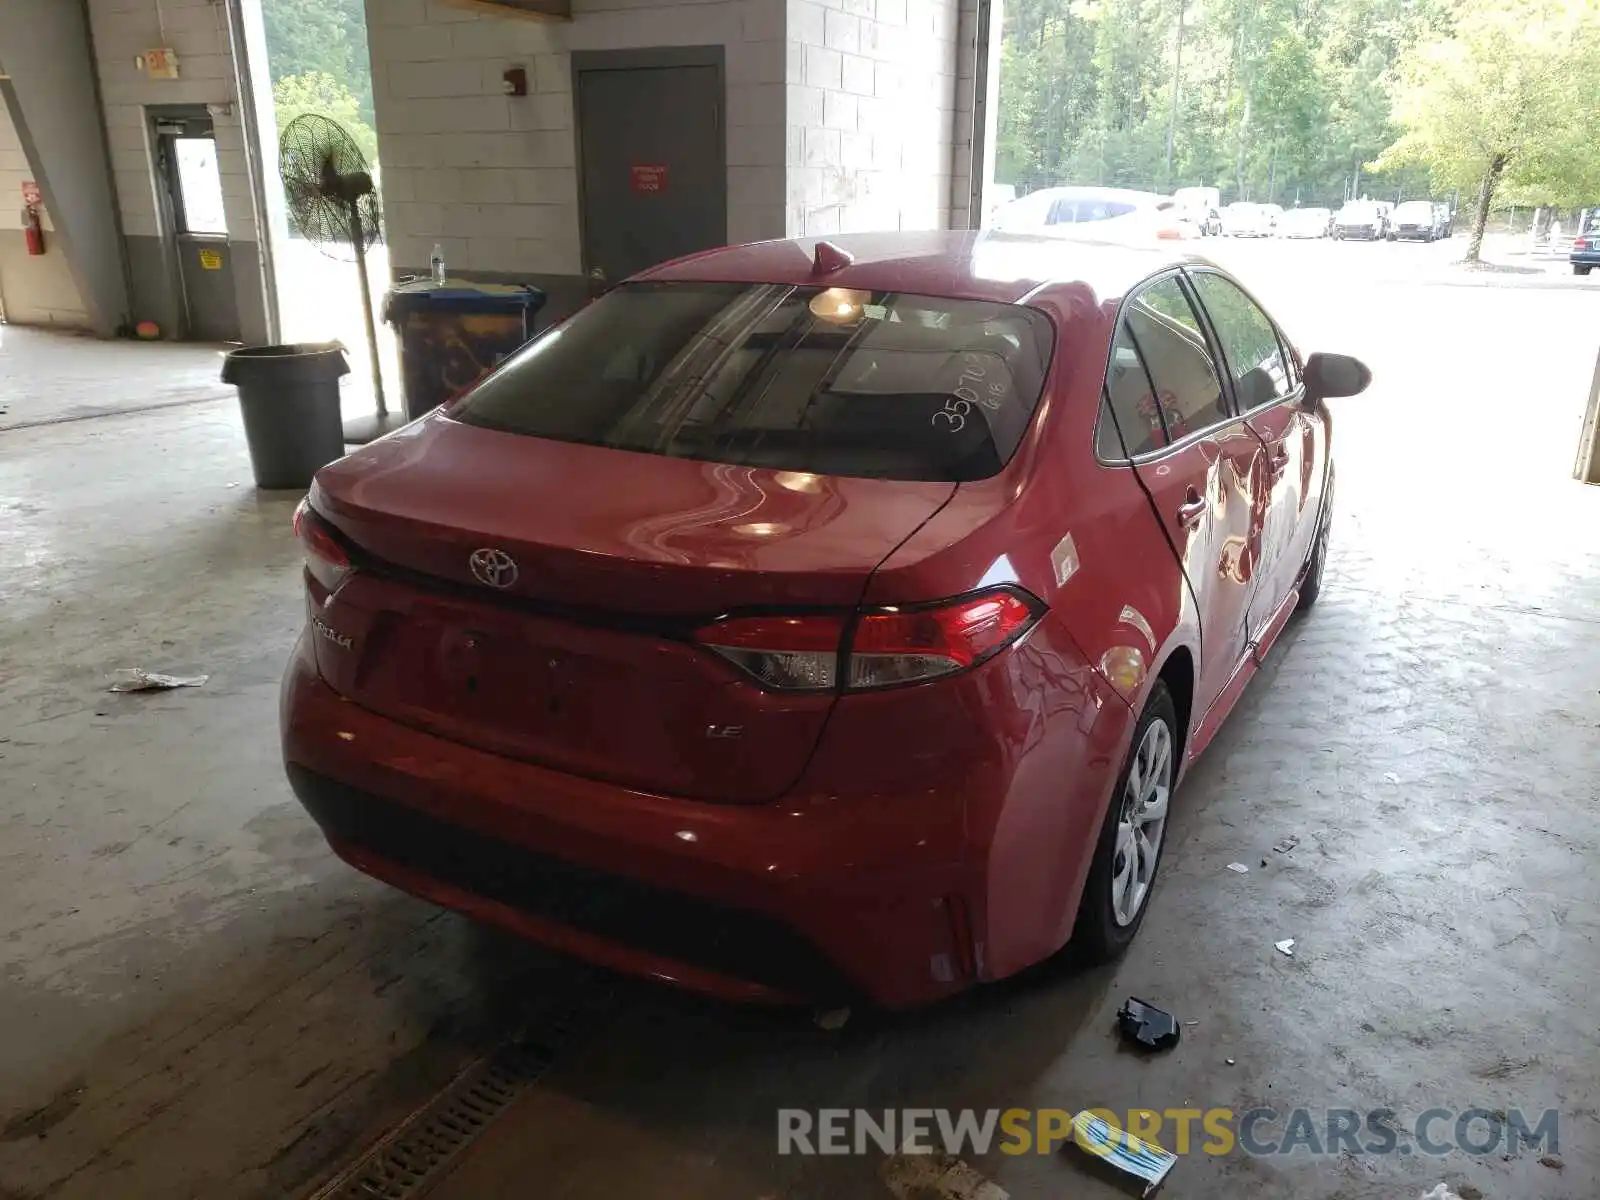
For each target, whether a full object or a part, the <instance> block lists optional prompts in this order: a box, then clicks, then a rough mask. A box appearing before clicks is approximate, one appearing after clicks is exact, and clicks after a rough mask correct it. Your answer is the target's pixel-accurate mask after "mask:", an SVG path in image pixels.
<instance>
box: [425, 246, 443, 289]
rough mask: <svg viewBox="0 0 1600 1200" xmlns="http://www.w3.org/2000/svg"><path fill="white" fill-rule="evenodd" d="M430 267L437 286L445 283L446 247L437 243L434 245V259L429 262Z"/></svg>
mask: <svg viewBox="0 0 1600 1200" xmlns="http://www.w3.org/2000/svg"><path fill="white" fill-rule="evenodd" d="M428 266H429V267H430V268H431V269H432V271H433V281H434V283H437V284H441V285H442V284H443V283H444V247H443V246H441V245H439V244H438V243H437V242H435V243H434V245H433V257H432V258H430V259H429V260H428Z"/></svg>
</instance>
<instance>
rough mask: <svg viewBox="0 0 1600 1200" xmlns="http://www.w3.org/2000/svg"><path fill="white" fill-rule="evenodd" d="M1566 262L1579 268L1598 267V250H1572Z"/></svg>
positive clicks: (1599, 265) (1599, 263)
mask: <svg viewBox="0 0 1600 1200" xmlns="http://www.w3.org/2000/svg"><path fill="white" fill-rule="evenodd" d="M1567 261H1568V262H1570V263H1572V264H1573V265H1574V266H1579V267H1600V250H1573V251H1572V252H1571V253H1569V254H1568V255H1567Z"/></svg>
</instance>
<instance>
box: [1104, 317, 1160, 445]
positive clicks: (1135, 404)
mask: <svg viewBox="0 0 1600 1200" xmlns="http://www.w3.org/2000/svg"><path fill="white" fill-rule="evenodd" d="M1102 407H1103V409H1104V408H1107V407H1108V408H1109V410H1110V411H1109V413H1108V412H1106V411H1102V412H1101V414H1100V425H1099V429H1098V431H1097V432H1096V435H1095V439H1096V440H1095V451H1096V453H1098V454H1099V456H1100V457H1101V458H1102V459H1104V460H1105V461H1107V462H1115V461H1116V460H1118V459H1121V458H1127V457H1129V456H1130V455H1135V454H1147V453H1149V452H1150V451H1151V450H1159V449H1160V448H1161V447H1162V446H1165V445H1166V444H1167V431H1166V429H1165V428H1164V427H1163V425H1162V423H1161V409H1160V406H1159V405H1157V404H1156V398H1155V390H1154V388H1153V387H1152V386H1151V384H1150V376H1149V374H1148V373H1147V372H1146V371H1145V368H1144V359H1143V358H1142V357H1141V356H1140V354H1139V348H1138V347H1137V346H1136V345H1135V344H1134V340H1133V336H1132V334H1131V333H1130V332H1129V331H1128V323H1127V322H1126V321H1119V322H1117V336H1116V338H1115V339H1114V340H1113V341H1112V343H1111V364H1110V366H1108V367H1107V368H1106V392H1105V397H1104V399H1103V401H1102ZM1119 435H1120V436H1119Z"/></svg>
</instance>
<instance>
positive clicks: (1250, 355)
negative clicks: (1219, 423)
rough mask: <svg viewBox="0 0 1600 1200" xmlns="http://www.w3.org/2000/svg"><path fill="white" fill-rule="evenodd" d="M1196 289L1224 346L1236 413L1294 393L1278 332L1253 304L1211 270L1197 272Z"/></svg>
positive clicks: (1234, 286)
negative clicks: (1236, 401)
mask: <svg viewBox="0 0 1600 1200" xmlns="http://www.w3.org/2000/svg"><path fill="white" fill-rule="evenodd" d="M1194 286H1195V291H1196V292H1198V293H1199V296H1200V303H1201V304H1203V305H1205V310H1206V312H1207V314H1209V315H1210V317H1211V325H1212V328H1214V329H1215V330H1216V331H1217V340H1218V341H1219V342H1221V343H1222V356H1223V357H1224V358H1225V359H1227V362H1228V370H1229V371H1230V372H1231V373H1232V375H1233V386H1234V392H1235V394H1236V395H1237V397H1238V400H1239V409H1240V411H1241V412H1248V411H1249V410H1250V409H1252V408H1256V407H1258V406H1259V405H1262V404H1270V403H1272V402H1273V401H1274V400H1279V399H1282V398H1283V397H1285V396H1287V395H1288V394H1289V393H1290V392H1291V391H1293V390H1294V387H1293V385H1292V384H1291V383H1290V381H1289V370H1288V367H1287V366H1285V365H1284V361H1283V348H1282V347H1281V346H1280V345H1279V344H1278V331H1277V330H1276V329H1275V328H1274V327H1273V324H1272V322H1271V320H1269V319H1268V317H1267V314H1266V313H1264V312H1262V311H1261V310H1260V309H1259V308H1257V307H1256V304H1255V301H1253V300H1251V299H1250V297H1249V296H1246V295H1245V294H1244V293H1243V292H1242V291H1240V290H1239V288H1238V287H1237V286H1236V285H1235V284H1233V283H1232V282H1230V281H1229V280H1227V279H1224V278H1223V277H1222V276H1221V275H1212V274H1210V273H1209V272H1200V273H1198V274H1196V275H1195V277H1194Z"/></svg>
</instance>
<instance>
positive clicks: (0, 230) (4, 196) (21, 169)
mask: <svg viewBox="0 0 1600 1200" xmlns="http://www.w3.org/2000/svg"><path fill="white" fill-rule="evenodd" d="M32 178H33V171H32V169H31V168H30V167H29V166H28V160H27V157H26V156H25V155H24V154H23V152H22V143H21V142H20V141H19V140H18V138H17V131H16V129H15V127H14V126H13V125H12V124H11V116H10V114H9V113H8V112H7V111H6V106H5V104H4V102H0V304H4V306H5V317H6V320H7V321H10V322H12V323H14V324H17V325H58V326H61V327H62V328H66V329H88V328H89V327H90V322H89V313H88V310H87V309H86V308H85V307H84V304H83V297H82V296H80V295H79V294H78V285H77V284H76V283H74V282H73V279H72V271H71V269H70V268H69V267H68V265H67V256H66V254H65V253H63V251H62V249H61V243H60V241H59V240H58V239H56V238H54V237H51V236H50V235H51V234H52V233H53V232H54V231H55V226H54V225H52V224H51V222H50V210H49V209H48V208H46V209H44V210H43V221H42V224H43V225H44V229H45V253H44V254H43V255H42V256H34V255H30V254H29V253H28V249H27V245H26V243H25V242H24V241H23V236H22V185H23V183H24V182H25V181H27V180H30V179H32Z"/></svg>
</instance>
